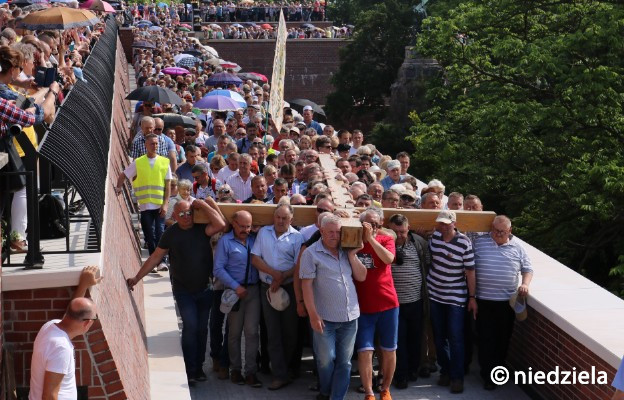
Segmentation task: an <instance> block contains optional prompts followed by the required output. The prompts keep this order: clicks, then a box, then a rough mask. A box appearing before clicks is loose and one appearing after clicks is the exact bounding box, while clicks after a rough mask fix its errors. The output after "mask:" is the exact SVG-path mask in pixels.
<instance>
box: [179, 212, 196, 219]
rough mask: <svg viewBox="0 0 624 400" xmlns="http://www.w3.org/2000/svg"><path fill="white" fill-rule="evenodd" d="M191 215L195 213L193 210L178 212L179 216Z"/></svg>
mask: <svg viewBox="0 0 624 400" xmlns="http://www.w3.org/2000/svg"><path fill="white" fill-rule="evenodd" d="M191 215H193V212H192V211H190V210H189V211H180V212H179V213H178V217H180V218H183V217H190V216H191Z"/></svg>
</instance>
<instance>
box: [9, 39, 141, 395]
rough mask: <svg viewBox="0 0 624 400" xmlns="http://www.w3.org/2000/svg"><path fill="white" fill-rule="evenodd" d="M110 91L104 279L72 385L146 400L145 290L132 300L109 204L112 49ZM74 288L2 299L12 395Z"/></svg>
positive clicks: (119, 213) (113, 205)
mask: <svg viewBox="0 0 624 400" xmlns="http://www.w3.org/2000/svg"><path fill="white" fill-rule="evenodd" d="M116 63H117V65H116V71H117V78H116V85H117V86H116V89H115V95H114V100H113V124H112V127H113V128H112V134H111V148H110V153H111V163H110V164H109V167H108V168H109V169H108V176H109V185H110V186H109V188H108V191H107V198H106V209H105V214H104V215H105V219H104V228H103V231H104V232H105V233H104V235H105V236H104V237H103V245H102V255H103V261H102V265H100V268H101V270H102V273H103V276H104V279H103V280H102V282H101V283H100V284H99V285H98V286H97V289H95V290H94V291H93V293H92V298H93V300H94V301H95V303H96V305H97V311H98V316H99V321H97V322H96V323H95V324H94V325H93V327H92V328H91V330H90V331H89V332H88V333H87V334H86V335H85V337H78V338H76V339H75V340H74V346H75V348H76V378H77V383H78V385H79V386H83V385H84V386H88V388H89V398H90V399H110V400H118V399H148V398H149V393H150V388H149V371H148V367H147V363H148V360H147V347H146V337H145V328H144V326H145V315H144V307H143V290H142V286H141V285H138V286H137V287H136V289H135V291H134V292H130V291H129V290H128V288H127V285H126V282H125V280H126V278H127V277H130V276H134V274H135V273H136V271H137V270H138V269H139V268H140V266H141V263H140V258H139V257H138V254H139V252H140V249H139V244H138V243H137V241H136V240H135V235H134V231H133V226H132V223H131V216H130V212H129V210H128V208H127V207H126V203H125V202H124V199H123V196H119V197H117V196H115V193H114V191H113V187H112V184H113V182H114V181H115V180H116V178H117V176H118V173H119V171H121V170H122V169H123V167H124V163H127V157H126V156H125V155H124V154H125V143H126V142H127V138H128V136H129V130H128V127H127V125H128V124H127V120H126V111H127V110H129V107H130V105H129V104H128V102H126V101H125V100H124V99H123V98H124V97H125V95H126V93H127V90H128V88H129V85H128V77H127V72H126V71H127V65H126V64H125V57H124V54H123V52H122V50H121V46H120V45H119V43H118V52H117V60H116ZM74 289H75V288H72V287H62V288H47V289H34V290H19V291H8V292H4V293H3V294H2V295H3V299H2V307H3V309H4V313H3V319H4V322H5V332H4V333H5V335H4V338H5V346H10V347H11V348H12V349H13V350H14V354H15V373H16V379H17V385H18V387H25V386H28V385H29V381H30V360H31V357H32V346H33V342H34V340H35V337H36V335H37V332H38V331H39V329H40V328H41V326H42V325H43V324H44V323H45V322H46V321H48V320H50V319H55V318H62V316H63V313H64V311H65V309H66V307H67V304H68V302H69V299H70V298H71V295H72V293H73V291H74Z"/></svg>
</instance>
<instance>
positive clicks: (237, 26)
mask: <svg viewBox="0 0 624 400" xmlns="http://www.w3.org/2000/svg"><path fill="white" fill-rule="evenodd" d="M232 26H233V27H234V28H244V26H242V25H241V24H232Z"/></svg>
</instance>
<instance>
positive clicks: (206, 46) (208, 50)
mask: <svg viewBox="0 0 624 400" xmlns="http://www.w3.org/2000/svg"><path fill="white" fill-rule="evenodd" d="M203 47H204V50H206V51H207V52H208V53H209V54H210V55H212V56H213V57H219V52H217V50H215V48H214V47H210V46H208V45H204V46H203Z"/></svg>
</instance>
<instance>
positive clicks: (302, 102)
mask: <svg viewBox="0 0 624 400" xmlns="http://www.w3.org/2000/svg"><path fill="white" fill-rule="evenodd" d="M288 102H289V103H290V108H293V109H295V110H297V111H299V112H300V113H303V107H305V106H310V107H312V111H314V112H315V113H316V114H320V115H322V116H325V111H324V110H323V108H322V107H321V106H319V105H318V104H316V103H315V102H313V101H310V100H308V99H294V100H288Z"/></svg>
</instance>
